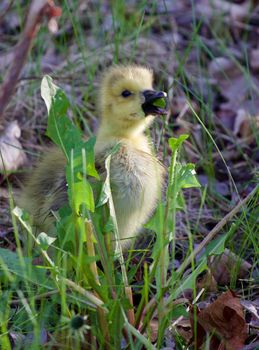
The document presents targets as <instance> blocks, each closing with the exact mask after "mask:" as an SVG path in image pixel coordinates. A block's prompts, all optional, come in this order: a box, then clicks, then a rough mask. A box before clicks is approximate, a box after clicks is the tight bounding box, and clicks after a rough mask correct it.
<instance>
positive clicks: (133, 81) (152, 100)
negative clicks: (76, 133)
mask: <svg viewBox="0 0 259 350" xmlns="http://www.w3.org/2000/svg"><path fill="white" fill-rule="evenodd" d="M152 82H153V73H152V71H151V70H150V69H148V68H145V67H141V66H114V67H111V68H110V69H109V70H108V71H107V72H106V73H105V74H104V77H103V80H102V82H101V87H100V94H99V106H100V113H101V117H102V121H101V125H102V126H103V127H105V129H106V131H107V132H108V133H112V134H114V135H115V136H117V135H120V136H126V135H130V134H132V133H134V134H135V133H138V132H142V131H143V130H144V129H145V128H146V127H147V126H149V125H150V123H151V122H152V121H153V119H154V116H156V115H162V114H166V108H167V98H166V93H165V92H163V91H154V90H153V87H152ZM158 101H160V103H156V102H158ZM161 101H162V105H161Z"/></svg>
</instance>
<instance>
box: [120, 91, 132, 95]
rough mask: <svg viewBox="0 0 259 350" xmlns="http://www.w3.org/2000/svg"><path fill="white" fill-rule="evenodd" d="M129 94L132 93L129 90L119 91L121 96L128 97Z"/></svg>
mask: <svg viewBox="0 0 259 350" xmlns="http://www.w3.org/2000/svg"><path fill="white" fill-rule="evenodd" d="M130 95H132V93H131V92H130V91H129V90H124V91H122V93H121V96H123V97H129V96H130Z"/></svg>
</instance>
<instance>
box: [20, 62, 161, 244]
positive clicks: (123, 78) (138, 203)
mask: <svg viewBox="0 0 259 350" xmlns="http://www.w3.org/2000/svg"><path fill="white" fill-rule="evenodd" d="M152 81H153V73H152V71H151V70H149V69H147V68H145V67H141V66H113V67H111V68H110V69H108V71H107V72H106V73H105V74H104V76H103V79H102V82H101V86H100V90H99V99H98V107H99V112H100V115H101V121H100V126H99V130H98V132H97V138H96V144H95V159H96V165H97V168H101V169H104V160H105V158H106V156H107V155H108V154H109V153H110V151H111V150H112V148H113V147H114V146H115V145H116V144H119V145H120V147H119V149H118V151H117V153H115V154H114V155H113V156H112V159H111V165H110V182H111V189H112V197H113V202H114V208H115V213H116V220H117V224H118V231H119V236H120V239H121V244H122V247H123V248H125V247H127V245H128V244H129V243H130V242H131V238H133V237H134V236H136V235H137V234H138V232H139V230H140V228H141V226H142V225H143V224H144V223H146V221H147V220H148V218H149V217H150V216H151V214H152V212H153V211H154V209H155V207H156V204H157V201H158V199H159V198H160V195H161V189H162V183H163V177H164V167H163V165H162V164H161V163H160V162H159V161H158V159H157V158H156V157H155V155H154V154H153V150H152V145H151V144H150V142H149V139H148V138H147V136H146V135H145V133H144V132H145V130H146V129H147V128H148V127H149V126H150V125H151V123H152V122H153V120H154V118H155V116H156V115H162V114H165V113H166V106H164V108H161V107H158V106H157V104H156V103H155V101H158V100H159V99H161V98H162V99H164V101H166V94H165V93H164V92H162V91H159V92H157V91H154V90H153V87H152ZM65 166H66V159H65V157H64V155H63V154H62V152H61V151H60V150H59V149H57V148H54V147H53V148H50V149H49V151H48V154H47V155H45V156H44V157H43V159H42V161H41V162H40V164H39V165H38V166H37V168H36V169H35V171H34V172H33V174H32V176H31V178H30V179H29V181H28V184H27V186H26V187H25V190H24V192H23V195H22V197H21V200H20V206H22V207H23V208H24V209H25V210H26V211H28V212H29V213H30V214H31V215H32V218H33V224H34V225H35V226H37V227H38V228H39V229H40V230H44V231H45V232H47V233H48V232H50V231H51V230H53V227H54V223H55V218H54V216H53V212H54V211H56V210H58V209H59V208H61V207H62V206H64V205H65V204H66V202H67V193H66V179H65ZM103 175H104V174H103Z"/></svg>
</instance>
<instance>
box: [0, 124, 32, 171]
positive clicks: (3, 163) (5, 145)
mask: <svg viewBox="0 0 259 350" xmlns="http://www.w3.org/2000/svg"><path fill="white" fill-rule="evenodd" d="M20 136H21V129H20V127H19V125H18V123H17V121H13V122H12V123H10V124H9V125H8V127H7V128H6V129H5V130H4V131H3V133H2V135H1V136H0V172H2V173H3V172H5V171H7V172H12V171H15V170H17V169H18V168H19V167H20V166H22V165H24V164H25V162H26V160H27V157H26V154H25V152H24V150H23V148H22V145H21V143H20V141H19V140H18V139H19V138H20Z"/></svg>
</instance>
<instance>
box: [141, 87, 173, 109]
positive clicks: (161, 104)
mask: <svg viewBox="0 0 259 350" xmlns="http://www.w3.org/2000/svg"><path fill="white" fill-rule="evenodd" d="M143 96H144V97H145V102H144V103H143V104H142V109H143V111H144V113H145V115H150V114H153V115H163V114H166V112H167V109H168V98H167V96H166V93H165V92H163V91H153V90H145V91H143Z"/></svg>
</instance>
